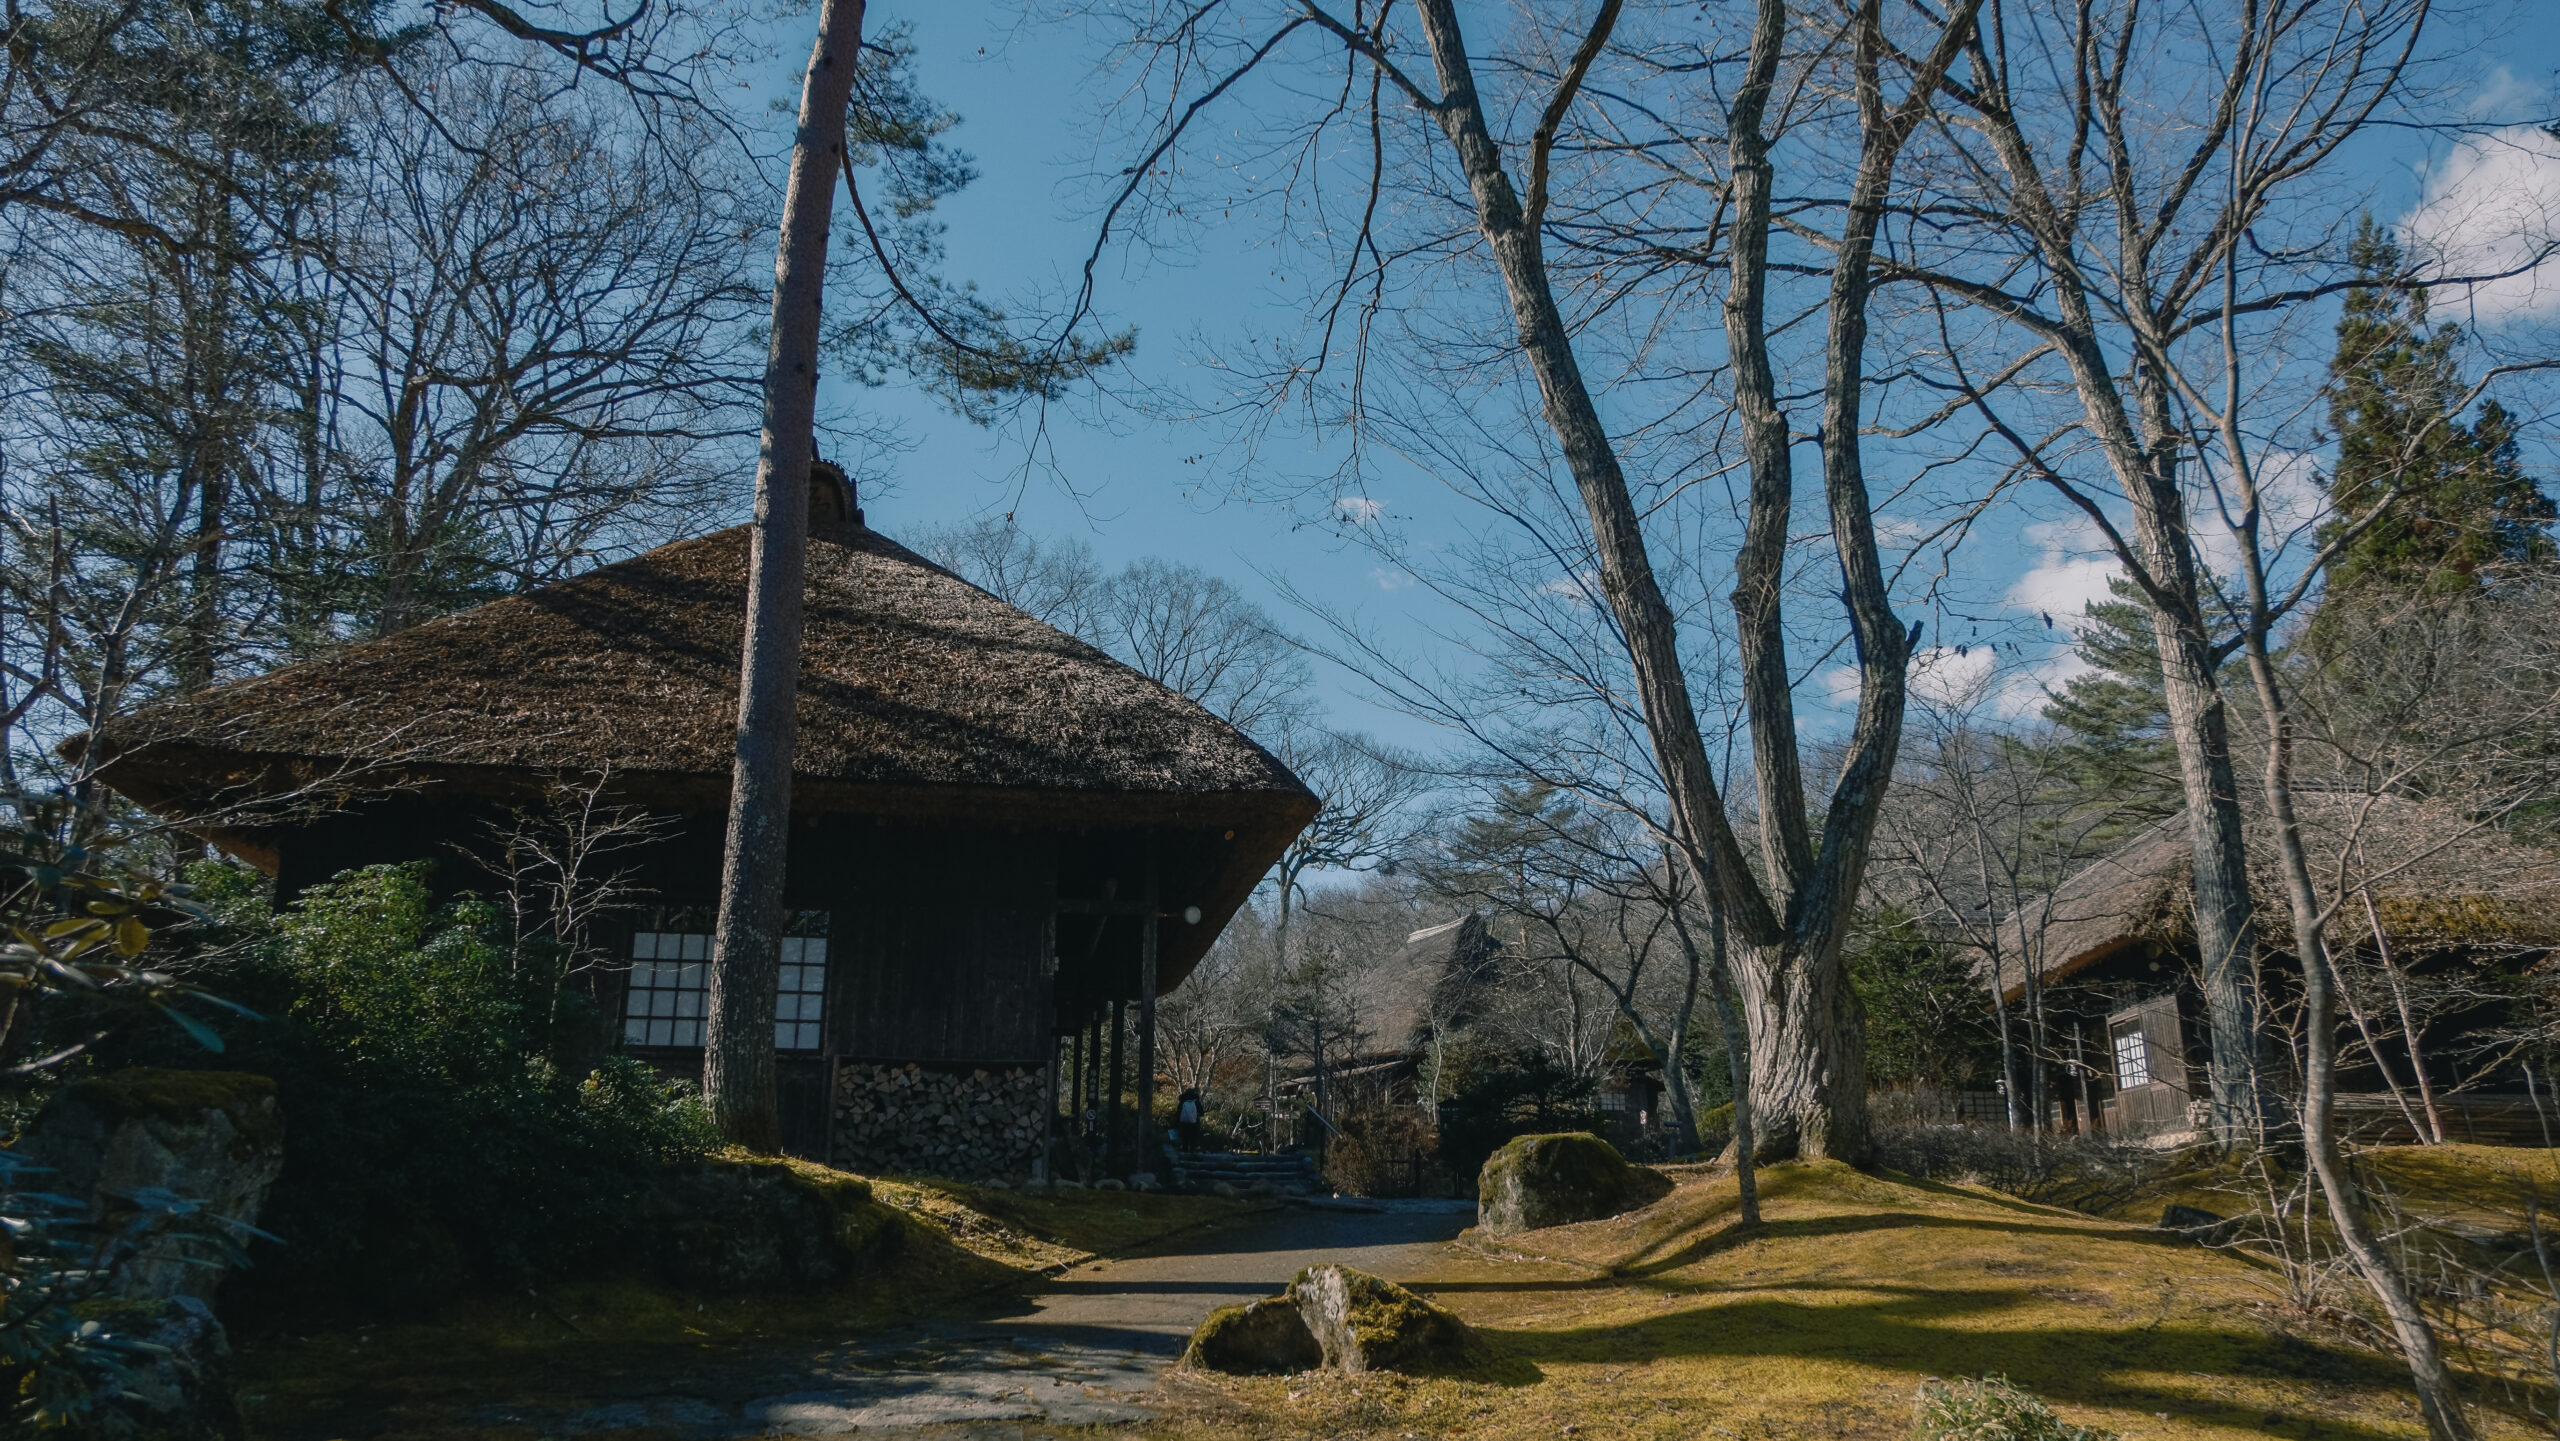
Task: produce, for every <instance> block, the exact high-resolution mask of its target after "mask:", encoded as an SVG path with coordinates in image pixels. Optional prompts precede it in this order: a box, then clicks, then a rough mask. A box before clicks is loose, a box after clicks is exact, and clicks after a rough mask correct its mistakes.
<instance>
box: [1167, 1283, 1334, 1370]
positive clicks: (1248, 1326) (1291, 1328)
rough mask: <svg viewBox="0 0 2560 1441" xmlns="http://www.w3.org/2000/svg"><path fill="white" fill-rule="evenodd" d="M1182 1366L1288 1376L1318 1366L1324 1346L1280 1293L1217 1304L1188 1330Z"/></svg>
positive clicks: (1296, 1304) (1292, 1302)
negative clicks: (1247, 1302)
mask: <svg viewBox="0 0 2560 1441" xmlns="http://www.w3.org/2000/svg"><path fill="white" fill-rule="evenodd" d="M1182 1364H1183V1365H1185V1366H1196V1367H1199V1368H1201V1369H1203V1370H1209V1371H1224V1372H1226V1373H1227V1374H1228V1375H1231V1376H1258V1375H1272V1374H1278V1375H1291V1374H1294V1373H1296V1372H1299V1371H1312V1370H1314V1369H1315V1368H1316V1367H1318V1366H1321V1365H1323V1364H1324V1348H1323V1347H1321V1346H1319V1345H1317V1344H1316V1337H1315V1333H1314V1332H1312V1331H1310V1330H1308V1329H1307V1323H1306V1320H1305V1318H1304V1317H1302V1316H1300V1315H1299V1314H1298V1303H1297V1302H1295V1301H1293V1300H1291V1299H1290V1298H1288V1297H1286V1296H1274V1297H1272V1298H1271V1299H1269V1300H1267V1301H1255V1302H1253V1303H1251V1304H1250V1305H1244V1306H1221V1307H1219V1308H1218V1309H1217V1310H1215V1311H1212V1312H1210V1313H1209V1319H1208V1320H1206V1321H1203V1322H1201V1323H1200V1329H1199V1330H1197V1331H1194V1332H1192V1333H1191V1345H1190V1347H1189V1348H1188V1349H1187V1350H1185V1351H1184V1352H1183V1353H1182Z"/></svg>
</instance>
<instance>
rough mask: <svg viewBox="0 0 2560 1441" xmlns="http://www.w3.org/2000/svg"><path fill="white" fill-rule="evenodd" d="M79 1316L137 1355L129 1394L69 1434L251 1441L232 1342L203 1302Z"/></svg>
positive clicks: (129, 1363)
mask: <svg viewBox="0 0 2560 1441" xmlns="http://www.w3.org/2000/svg"><path fill="white" fill-rule="evenodd" d="M76 1312H77V1314H78V1315H79V1316H80V1318H81V1319H82V1320H83V1321H85V1322H88V1323H90V1324H92V1325H95V1326H98V1327H100V1328H101V1329H103V1330H104V1331H106V1332H107V1333H108V1334H110V1335H112V1336H115V1337H117V1338H118V1339H120V1340H122V1341H124V1342H127V1343H129V1344H130V1345H131V1347H132V1349H131V1350H130V1351H129V1352H128V1353H127V1354H126V1355H125V1356H124V1357H123V1358H122V1359H123V1361H124V1377H123V1388H122V1390H121V1391H120V1392H119V1393H118V1394H117V1395H115V1396H112V1397H110V1398H108V1399H107V1400H106V1401H105V1403H104V1406H103V1408H102V1412H101V1413H100V1414H97V1415H95V1416H93V1417H91V1418H90V1419H89V1422H88V1424H87V1425H85V1426H82V1425H77V1424H75V1425H74V1426H73V1427H72V1429H71V1430H70V1431H68V1432H66V1433H64V1434H66V1435H69V1436H74V1437H84V1438H85V1437H113V1438H116V1441H243V1438H244V1437H246V1436H247V1435H248V1430H247V1427H246V1426H245V1425H244V1424H243V1422H242V1420H241V1416H240V1402H239V1398H238V1395H237V1394H236V1391H235V1389H234V1388H235V1385H236V1380H235V1376H234V1370H233V1365H232V1358H231V1340H230V1338H229V1337H228V1336H226V1335H225V1334H224V1333H223V1329H222V1323H221V1322H220V1321H217V1320H215V1319H214V1315H213V1310H212V1308H211V1307H208V1306H207V1305H205V1303H204V1302H203V1301H201V1300H198V1299H197V1298H195V1297H193V1296H183V1295H182V1296H172V1297H168V1298H166V1299H163V1300H156V1301H92V1302H88V1303H86V1304H84V1305H82V1306H80V1307H78V1308H76ZM13 1434H14V1433H13Z"/></svg>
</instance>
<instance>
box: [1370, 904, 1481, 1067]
mask: <svg viewBox="0 0 2560 1441" xmlns="http://www.w3.org/2000/svg"><path fill="white" fill-rule="evenodd" d="M1501 954H1502V943H1501V942H1500V941H1498V940H1496V939H1494V936H1493V933H1492V930H1491V929H1490V928H1489V927H1488V926H1487V925H1486V924H1485V919H1484V917H1483V916H1482V915H1479V914H1476V913H1474V912H1469V913H1468V914H1466V915H1463V916H1460V917H1458V918H1457V919H1456V920H1453V921H1442V922H1440V923H1439V924H1437V925H1431V926H1425V927H1423V928H1421V929H1420V930H1416V931H1413V932H1411V933H1410V934H1408V935H1407V936H1406V937H1405V939H1404V944H1403V945H1400V946H1398V947H1396V948H1395V949H1394V950H1393V951H1389V952H1387V953H1385V954H1383V955H1379V956H1376V957H1374V958H1372V959H1371V960H1370V961H1369V963H1368V964H1367V965H1364V966H1362V967H1361V968H1360V970H1359V972H1358V974H1357V975H1355V976H1354V977H1353V978H1352V981H1351V989H1352V992H1353V996H1354V998H1355V1001H1356V1003H1357V1006H1358V1014H1359V1017H1360V1023H1361V1026H1362V1028H1363V1029H1365V1030H1366V1031H1367V1032H1368V1042H1367V1044H1366V1045H1364V1046H1362V1047H1361V1048H1360V1054H1361V1055H1362V1056H1364V1057H1377V1056H1402V1055H1412V1054H1415V1053H1417V1052H1420V1051H1422V1050H1423V1049H1425V1048H1426V1047H1428V1046H1429V1045H1430V1044H1431V1039H1432V1036H1433V1034H1434V1033H1435V1032H1439V1031H1445V1030H1452V1029H1455V1028H1457V1027H1460V1026H1463V1025H1466V1024H1467V1023H1468V1022H1470V1021H1472V1020H1474V1019H1475V1017H1476V1014H1477V1012H1479V1011H1480V1010H1482V1009H1483V1004H1484V997H1485V993H1486V991H1487V990H1488V989H1489V988H1490V987H1491V986H1492V985H1493V984H1495V981H1496V979H1497V978H1496V977H1495V975H1494V968H1495V965H1496V963H1497V961H1498V960H1499V958H1500V956H1501Z"/></svg>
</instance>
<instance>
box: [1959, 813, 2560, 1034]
mask: <svg viewBox="0 0 2560 1441" xmlns="http://www.w3.org/2000/svg"><path fill="white" fill-rule="evenodd" d="M2295 815H2296V818H2297V820H2298V821H2299V822H2300V825H2301V829H2302V837H2303V843H2304V846H2305V848H2306V850H2307V851H2308V852H2309V858H2310V862H2311V867H2312V873H2313V876H2314V879H2315V882H2316V883H2317V884H2319V885H2321V886H2323V887H2324V888H2325V887H2327V886H2329V885H2331V884H2333V883H2334V878H2335V877H2336V876H2337V875H2339V874H2340V873H2341V872H2340V870H2339V865H2340V862H2341V860H2342V858H2343V859H2344V861H2345V862H2346V867H2345V870H2344V872H2343V873H2344V874H2345V875H2346V876H2347V877H2348V878H2349V879H2348V884H2349V886H2350V887H2354V886H2356V885H2357V884H2358V882H2359V878H2369V885H2367V886H2366V887H2365V889H2367V890H2369V892H2370V894H2371V897H2372V900H2373V911H2374V915H2375V916H2376V917H2378V918H2379V919H2380V920H2381V922H2382V930H2383V933H2384V935H2385V937H2386V938H2387V939H2388V940H2389V941H2390V942H2391V943H2392V944H2393V945H2394V946H2405V947H2419V948H2425V947H2444V946H2460V945H2479V944H2493V945H2504V946H2524V947H2533V948H2540V947H2552V946H2560V857H2555V856H2553V855H2551V854H2550V853H2548V852H2545V851H2541V850H2537V849H2534V848H2532V847H2528V846H2525V845H2522V844H2519V843H2518V842H2516V841H2514V840H2513V839H2511V838H2509V837H2508V836H2506V835H2505V834H2503V833H2502V832H2500V831H2498V830H2496V829H2495V828H2493V827H2488V826H2484V825H2482V824H2480V823H2479V822H2477V821H2475V820H2472V819H2470V818H2468V817H2465V816H2463V815H2461V814H2459V813H2457V812H2455V811H2454V810H2453V809H2452V808H2451V807H2448V806H2445V805H2442V804H2440V803H2437V802H2432V801H2424V800H2417V799H2411V798H2406V797H2399V796H2380V797H2374V796H2364V795H2356V794H2346V793H2335V792H2319V791H2310V792H2305V793H2302V794H2299V795H2297V796H2296V798H2295ZM2242 823H2243V825H2244V827H2245V834H2246V840H2247V845H2248V851H2249V882H2250V892H2251V895H2252V897H2253V898H2254V899H2255V901H2256V903H2257V914H2258V929H2259V934H2260V938H2261V940H2262V941H2263V943H2264V944H2266V945H2267V946H2269V947H2271V948H2273V949H2276V950H2285V949H2289V948H2290V947H2291V945H2292V931H2293V924H2292V909H2291V907H2290V906H2289V905H2288V904H2287V902H2286V900H2285V892H2284V888H2283V885H2282V882H2281V879H2280V877H2279V875H2278V871H2277V865H2278V861H2277V850H2276V836H2275V833H2274V829H2273V824H2272V822H2271V820H2270V819H2269V817H2268V816H2267V814H2266V813H2265V812H2264V811H2263V810H2262V809H2260V808H2258V807H2255V806H2247V807H2244V808H2243V812H2242ZM2194 896H2195V874H2194V861H2193V851H2192V850H2191V848H2190V845H2189V841H2188V837H2187V818H2186V816H2185V814H2184V813H2180V814H2177V815H2173V816H2170V817H2168V818H2167V819H2165V820H2162V821H2160V822H2158V823H2157V824H2155V825H2152V826H2150V827H2148V828H2146V829H2144V830H2142V831H2140V832H2137V833H2136V834H2134V835H2133V836H2131V837H2129V838H2128V839H2127V840H2126V841H2125V842H2124V843H2123V844H2122V845H2120V846H2118V847H2117V848H2116V849H2115V850H2114V851H2112V852H2110V853H2109V854H2107V855H2105V856H2101V857H2099V858H2098V859H2097V860H2094V861H2092V862H2090V863H2089V864H2088V865H2086V866H2084V867H2082V868H2081V869H2080V870H2079V871H2078V872H2076V873H2074V874H2073V875H2072V876H2071V877H2070V879H2068V880H2066V881H2064V882H2063V883H2062V884H2061V885H2059V886H2056V887H2054V889H2053V890H2052V891H2051V892H2049V893H2048V894H2046V895H2044V896H2041V897H2039V898H2037V899H2036V900H2034V901H2032V902H2030V903H2029V904H2028V906H2027V907H2026V908H2025V910H2024V911H2023V912H2022V913H2021V914H2020V915H2018V916H2013V917H2011V918H2010V921H2009V923H2008V925H2006V926H2005V927H2004V928H2003V936H2002V946H2001V950H2002V952H2003V958H2002V959H2003V965H2002V967H2001V970H2002V976H2001V979H2002V981H2003V982H2004V989H2007V990H2010V991H2013V992H2014V991H2016V990H2017V989H2019V988H2020V985H2021V982H2022V979H2023V975H2022V970H2021V967H2020V965H2019V961H2018V958H2019V957H2021V956H2036V957H2039V958H2040V966H2039V974H2040V975H2041V976H2042V977H2043V978H2044V979H2045V980H2046V981H2048V982H2050V981H2057V980H2061V979H2063V978H2065V977H2067V976H2069V975H2071V974H2072V973H2074V972H2076V971H2080V970H2083V969H2086V968H2087V967H2089V966H2092V965H2095V964H2097V963H2098V962H2099V961H2102V960H2104V959H2106V958H2107V957H2108V956H2111V955H2114V954H2115V953H2117V952H2118V951H2121V950H2123V949H2125V948H2127V947H2130V946H2135V945H2140V944H2144V943H2146V942H2147V943H2151V944H2155V945H2159V946H2163V947H2168V948H2176V947H2180V946H2184V945H2189V944H2192V943H2193V941H2194V939H2195V909H2194V905H2195V902H2194ZM2330 927H2331V929H2330V935H2331V939H2332V941H2333V943H2338V944H2346V945H2357V944H2364V943H2365V942H2366V941H2367V938H2368V937H2369V936H2370V934H2371V932H2372V929H2373V927H2372V923H2371V920H2370V919H2368V917H2367V915H2366V914H2365V911H2364V908H2363V906H2362V904H2361V903H2358V904H2354V905H2351V906H2348V907H2346V908H2344V909H2342V910H2341V911H2340V912H2339V913H2338V914H2337V915H2336V916H2334V917H2332V918H2331V921H2330Z"/></svg>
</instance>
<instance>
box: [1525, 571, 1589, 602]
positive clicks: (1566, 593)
mask: <svg viewBox="0 0 2560 1441" xmlns="http://www.w3.org/2000/svg"><path fill="white" fill-rule="evenodd" d="M1538 589H1540V590H1542V591H1545V592H1546V593H1547V594H1549V595H1553V596H1562V597H1563V598H1564V599H1566V600H1569V601H1572V602H1573V603H1574V604H1576V605H1589V604H1590V603H1591V601H1592V599H1593V597H1595V596H1597V595H1599V594H1600V572H1598V571H1596V570H1581V571H1575V572H1574V573H1573V574H1571V575H1560V576H1557V577H1556V578H1555V579H1554V580H1551V581H1548V582H1547V583H1546V584H1545V585H1542V586H1540V587H1538Z"/></svg>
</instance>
